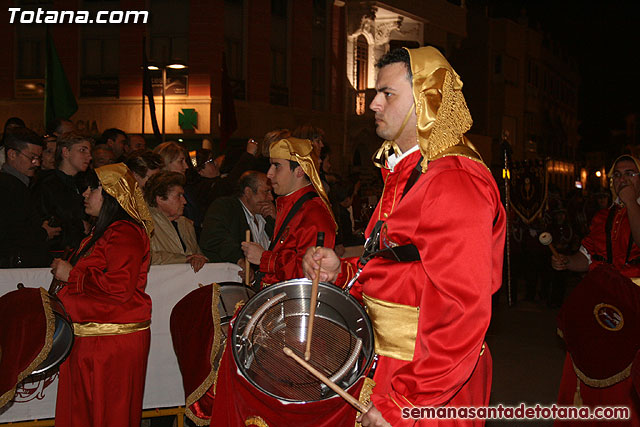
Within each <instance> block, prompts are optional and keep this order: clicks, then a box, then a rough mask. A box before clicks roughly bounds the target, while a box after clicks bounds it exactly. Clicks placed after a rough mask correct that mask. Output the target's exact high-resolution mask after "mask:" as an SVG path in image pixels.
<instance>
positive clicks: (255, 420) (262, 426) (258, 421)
mask: <svg viewBox="0 0 640 427" xmlns="http://www.w3.org/2000/svg"><path fill="white" fill-rule="evenodd" d="M244 425H245V426H247V427H250V426H256V427H269V424H267V422H266V421H265V420H263V419H262V417H259V416H257V415H254V416H253V417H249V418H247V419H246V420H244Z"/></svg>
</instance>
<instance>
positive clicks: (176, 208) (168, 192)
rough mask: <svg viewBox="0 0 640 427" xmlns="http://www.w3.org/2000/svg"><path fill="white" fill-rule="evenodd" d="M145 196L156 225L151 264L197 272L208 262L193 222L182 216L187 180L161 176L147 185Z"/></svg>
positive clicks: (170, 174)
mask: <svg viewBox="0 0 640 427" xmlns="http://www.w3.org/2000/svg"><path fill="white" fill-rule="evenodd" d="M144 196H145V199H146V201H147V203H148V204H149V207H150V210H151V216H152V217H153V222H154V224H155V231H154V234H153V236H152V237H151V263H152V264H181V263H188V264H190V265H191V267H192V268H193V270H194V271H195V272H198V270H200V269H201V268H202V267H203V266H204V264H205V263H207V262H208V259H207V257H205V256H204V255H202V252H201V251H200V248H199V247H198V240H197V238H196V233H195V230H194V227H193V222H192V221H191V220H189V219H187V218H185V217H184V216H183V215H182V213H183V211H184V205H185V204H186V200H185V198H184V176H182V175H181V174H180V173H178V172H168V171H163V172H159V173H157V174H155V175H153V176H152V177H151V178H150V179H149V180H148V181H147V185H146V186H145V187H144Z"/></svg>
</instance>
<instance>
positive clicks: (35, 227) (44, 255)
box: [0, 172, 51, 268]
mask: <svg viewBox="0 0 640 427" xmlns="http://www.w3.org/2000/svg"><path fill="white" fill-rule="evenodd" d="M0 201H1V202H2V204H3V206H2V209H0V268H30V267H48V266H49V265H50V264H51V257H49V254H48V252H47V248H46V241H47V232H46V231H45V229H44V228H42V221H40V219H39V218H38V215H37V213H36V209H35V206H34V204H33V201H32V199H31V195H30V192H29V188H28V187H27V186H26V185H25V184H24V183H23V182H22V181H20V180H19V179H18V178H16V177H15V176H13V175H11V174H8V173H6V172H0Z"/></svg>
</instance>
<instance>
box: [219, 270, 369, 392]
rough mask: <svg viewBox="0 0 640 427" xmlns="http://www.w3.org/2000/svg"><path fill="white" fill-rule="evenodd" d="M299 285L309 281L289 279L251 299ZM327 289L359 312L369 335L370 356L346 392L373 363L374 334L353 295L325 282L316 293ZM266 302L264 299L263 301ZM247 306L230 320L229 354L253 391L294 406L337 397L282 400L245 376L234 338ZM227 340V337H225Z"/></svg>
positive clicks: (320, 284)
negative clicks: (344, 299) (348, 302)
mask: <svg viewBox="0 0 640 427" xmlns="http://www.w3.org/2000/svg"><path fill="white" fill-rule="evenodd" d="M300 284H306V285H309V286H311V280H309V279H306V278H300V279H291V280H286V281H284V282H278V283H275V284H273V285H270V286H268V287H266V288H264V289H262V290H261V291H260V292H258V293H256V294H255V295H254V296H253V297H252V299H258V298H259V297H260V295H261V294H265V293H267V292H274V293H277V291H278V290H280V288H285V287H288V286H292V285H300ZM326 289H328V290H329V292H335V293H336V294H341V295H342V296H343V297H346V299H347V300H348V301H350V303H351V304H352V305H353V306H354V307H355V308H356V309H357V310H358V311H359V314H360V315H361V316H362V318H363V319H364V321H365V323H366V324H367V325H368V331H367V332H368V335H369V339H370V342H371V349H370V350H369V352H370V354H365V356H367V361H366V363H365V364H364V365H363V366H362V368H361V369H360V372H359V374H358V376H357V378H356V379H355V381H353V382H352V383H351V384H349V385H348V386H347V387H345V389H346V390H349V389H351V387H353V386H354V385H355V384H357V383H358V380H359V379H360V378H361V377H362V376H364V375H365V374H366V372H367V371H368V370H369V369H370V367H371V365H372V364H373V362H374V359H375V357H374V356H375V341H374V339H375V338H374V334H373V324H372V323H371V319H369V315H368V314H367V312H366V310H365V309H364V307H363V306H362V305H361V304H360V302H358V300H357V299H355V298H354V297H353V295H351V294H350V293H348V292H345V291H344V290H343V289H341V288H339V287H337V286H336V285H334V284H331V283H327V282H319V283H318V291H320V290H326ZM265 301H266V299H265ZM248 306H249V304H248V303H247V304H245V305H244V306H243V307H242V309H240V310H239V311H238V314H237V316H235V318H234V319H232V321H231V322H232V324H233V327H232V329H231V354H232V356H233V360H234V362H235V364H236V369H237V370H238V372H239V373H240V375H241V376H242V378H243V379H244V380H245V381H247V382H248V383H249V384H251V385H252V386H253V387H254V388H255V389H257V390H259V391H260V392H261V393H264V394H266V395H267V396H270V397H273V398H275V399H278V400H280V401H283V402H287V403H294V404H305V403H312V402H322V401H325V400H328V399H332V398H334V397H339V396H338V395H337V394H336V393H335V392H332V393H331V394H330V395H329V396H327V397H324V398H322V399H317V400H306V401H303V400H295V399H288V398H284V397H282V396H278V395H275V394H274V393H271V392H269V391H267V390H265V389H264V388H262V387H261V386H259V385H258V384H256V382H255V381H254V380H253V379H252V378H250V377H249V376H248V375H247V374H246V370H245V368H244V366H243V365H242V363H240V360H239V355H238V352H237V351H236V346H237V344H239V343H238V342H237V339H236V337H237V336H238V329H237V328H238V322H237V320H238V319H241V318H242V317H243V315H245V314H246V310H247V307H248ZM227 339H229V337H227ZM365 351H366V350H364V349H363V350H362V352H363V353H364V352H365Z"/></svg>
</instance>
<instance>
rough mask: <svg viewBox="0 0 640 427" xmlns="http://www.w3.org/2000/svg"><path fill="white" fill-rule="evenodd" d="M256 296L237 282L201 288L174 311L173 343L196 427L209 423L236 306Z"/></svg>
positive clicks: (172, 319) (187, 401)
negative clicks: (229, 328) (214, 385)
mask: <svg viewBox="0 0 640 427" xmlns="http://www.w3.org/2000/svg"><path fill="white" fill-rule="evenodd" d="M253 294H254V292H253V291H252V290H251V289H249V288H246V287H245V286H243V285H240V284H238V283H236V282H228V283H221V284H213V285H208V286H203V287H201V288H198V289H196V290H194V291H192V292H190V293H189V294H187V295H186V296H185V297H184V298H182V299H181V300H180V301H179V302H178V303H177V304H176V305H175V307H174V308H173V310H172V311H171V321H170V323H171V325H170V329H171V339H172V341H173V348H174V350H175V353H176V356H177V359H178V364H179V365H180V372H181V374H182V383H183V386H184V391H185V402H186V410H185V413H186V415H187V416H188V417H189V418H190V419H191V420H192V421H194V422H196V424H199V425H201V424H202V423H203V422H204V423H208V421H209V420H210V419H211V407H212V406H213V401H214V398H215V393H214V387H212V386H213V384H214V383H215V379H216V377H217V372H218V368H219V366H220V359H221V357H222V354H223V352H224V349H225V346H226V338H227V330H228V327H229V326H228V325H229V322H230V320H231V319H232V317H233V315H234V313H235V309H236V306H237V305H238V303H240V302H242V301H245V302H246V301H248V300H249V299H250V298H251V296H252V295H253Z"/></svg>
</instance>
